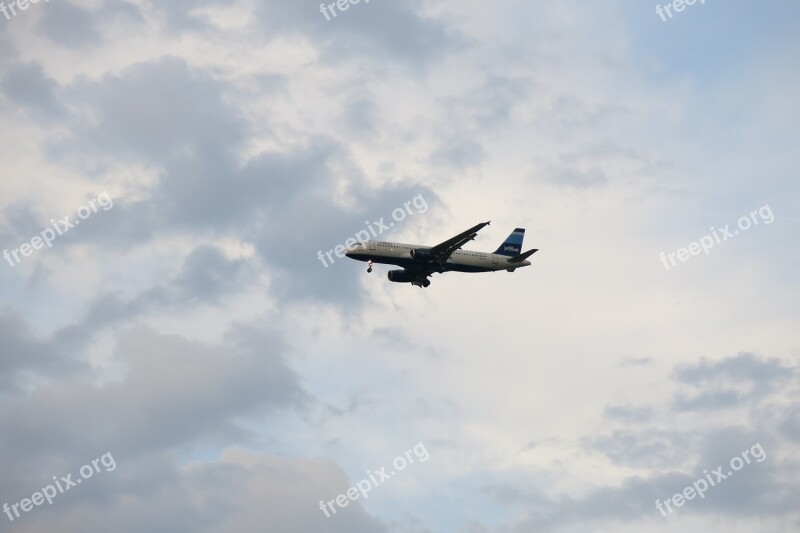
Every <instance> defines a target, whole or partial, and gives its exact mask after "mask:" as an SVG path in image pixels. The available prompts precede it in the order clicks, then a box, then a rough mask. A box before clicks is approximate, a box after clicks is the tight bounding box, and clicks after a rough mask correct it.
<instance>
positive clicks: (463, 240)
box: [430, 221, 491, 262]
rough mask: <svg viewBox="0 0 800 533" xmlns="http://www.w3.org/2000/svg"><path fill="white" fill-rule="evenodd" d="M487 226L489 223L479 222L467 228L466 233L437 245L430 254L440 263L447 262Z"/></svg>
mask: <svg viewBox="0 0 800 533" xmlns="http://www.w3.org/2000/svg"><path fill="white" fill-rule="evenodd" d="M489 224H491V221H490V222H481V223H480V224H478V225H476V226H473V227H471V228H469V229H468V230H467V231H464V232H462V233H459V234H458V235H456V236H455V237H453V238H450V239H447V240H446V241H444V242H443V243H440V244H437V245H436V246H434V247H433V248H431V249H430V253H432V254H433V255H435V256H436V258H437V259H438V260H439V261H440V262H444V261H447V260H448V259H449V258H450V256H451V255H452V254H453V252H455V251H456V250H458V249H459V248H461V247H462V246H464V245H465V244H467V243H468V242H469V241H471V240H472V239H474V238H475V237H477V236H478V232H479V231H480V230H482V229H483V228H485V227H486V226H488V225H489Z"/></svg>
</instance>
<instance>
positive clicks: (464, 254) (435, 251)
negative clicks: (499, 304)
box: [345, 221, 538, 288]
mask: <svg viewBox="0 0 800 533" xmlns="http://www.w3.org/2000/svg"><path fill="white" fill-rule="evenodd" d="M489 224H491V221H490V222H481V223H480V224H477V225H476V226H473V227H471V228H470V229H468V230H467V231H464V232H462V233H459V234H458V235H456V236H455V237H453V238H450V239H447V240H446V241H444V242H443V243H441V244H437V245H436V246H420V245H417V244H404V243H399V242H383V241H373V240H369V241H366V242H363V241H362V242H357V243H355V244H353V245H352V246H349V247H348V248H347V251H346V252H345V255H346V256H347V257H349V258H351V259H355V260H356V261H366V262H367V272H372V265H373V264H374V263H382V264H387V265H397V266H400V267H403V268H402V269H400V270H390V271H389V273H388V277H389V281H393V282H395V283H411V284H412V285H416V286H417V287H419V288H423V287H428V286H429V285H430V284H431V281H430V280H429V279H428V278H429V277H431V275H432V274H434V273H436V272H438V273H444V272H496V271H498V270H507V271H508V272H514V271H515V270H516V269H518V268H522V267H526V266H529V265H530V264H531V262H530V261H527V259H528V257H530V256H531V255H533V254H534V253H536V252H537V251H538V249H532V250H528V251H527V252H525V253H520V252H521V251H522V239H523V238H524V237H525V230H524V229H523V228H517V229H515V230H514V231H513V232H511V235H509V236H508V238H507V239H506V240H505V242H503V244H501V245H500V248H498V249H497V250H495V252H494V253H484V252H473V251H469V250H461V247H462V246H464V245H465V244H467V243H468V242H469V241H471V240H473V239H474V238H475V237H477V236H478V232H479V231H480V230H481V229H483V228H484V227H486V226H488V225H489Z"/></svg>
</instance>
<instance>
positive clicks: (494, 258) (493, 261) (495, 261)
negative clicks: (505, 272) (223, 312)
mask: <svg viewBox="0 0 800 533" xmlns="http://www.w3.org/2000/svg"><path fill="white" fill-rule="evenodd" d="M492 264H493V265H496V264H497V254H492Z"/></svg>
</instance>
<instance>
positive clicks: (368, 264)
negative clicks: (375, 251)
mask: <svg viewBox="0 0 800 533" xmlns="http://www.w3.org/2000/svg"><path fill="white" fill-rule="evenodd" d="M370 272H372V259H370V260H369V261H367V273H370Z"/></svg>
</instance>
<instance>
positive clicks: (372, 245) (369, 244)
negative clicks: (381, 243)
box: [367, 240, 375, 250]
mask: <svg viewBox="0 0 800 533" xmlns="http://www.w3.org/2000/svg"><path fill="white" fill-rule="evenodd" d="M367 244H368V246H369V249H370V250H375V241H373V240H370V241H368V242H367Z"/></svg>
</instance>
